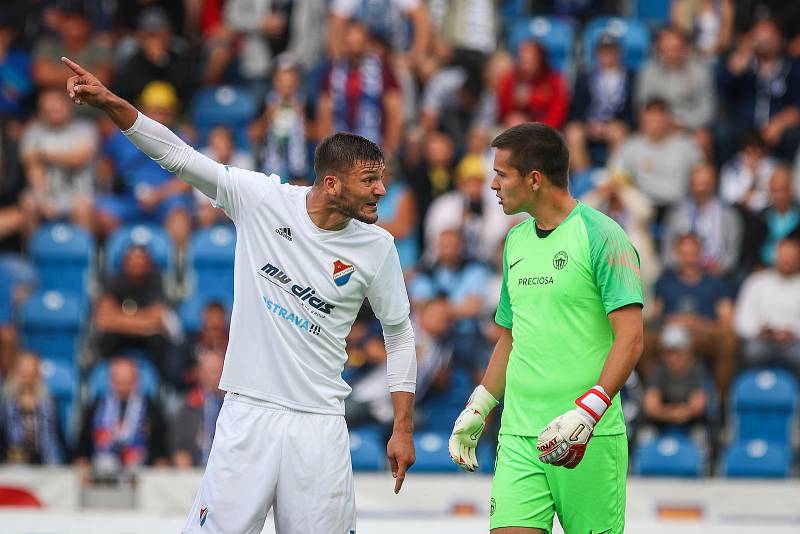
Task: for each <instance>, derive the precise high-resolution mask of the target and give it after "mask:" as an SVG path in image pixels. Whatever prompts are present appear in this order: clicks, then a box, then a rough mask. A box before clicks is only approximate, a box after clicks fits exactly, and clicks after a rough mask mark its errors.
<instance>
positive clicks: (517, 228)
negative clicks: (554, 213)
mask: <svg viewBox="0 0 800 534" xmlns="http://www.w3.org/2000/svg"><path fill="white" fill-rule="evenodd" d="M532 223H533V218H532V217H531V218H528V219H525V220H523V221H520V222H518V223H517V224H515V225H514V226H512V227H511V228H510V229H509V230H508V232H507V233H506V242H508V241H509V240H510V239H512V238H513V237H515V236H517V235H519V234H521V233H522V232H524V231H525V229H526V228H527V227H529V226H530V225H531V224H532Z"/></svg>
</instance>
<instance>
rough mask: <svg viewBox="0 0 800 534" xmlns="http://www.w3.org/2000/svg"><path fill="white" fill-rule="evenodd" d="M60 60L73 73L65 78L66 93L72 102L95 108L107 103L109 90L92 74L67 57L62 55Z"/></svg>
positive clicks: (109, 94) (110, 94)
mask: <svg viewBox="0 0 800 534" xmlns="http://www.w3.org/2000/svg"><path fill="white" fill-rule="evenodd" d="M61 61H62V62H63V63H64V65H66V66H67V67H69V68H70V70H72V72H74V73H75V75H74V76H70V77H69V79H68V80H67V94H68V95H69V97H70V98H71V99H72V101H73V102H75V103H76V104H79V105H80V104H89V105H90V106H93V107H96V108H102V107H104V106H105V105H107V104H108V103H109V101H110V97H111V96H112V93H111V91H109V90H108V89H106V86H105V85H103V84H102V83H100V80H98V79H97V78H95V76H94V74H92V73H91V72H89V71H88V70H86V69H84V68H83V67H81V66H80V65H78V64H77V63H75V62H74V61H72V60H71V59H69V58H67V57H62V58H61Z"/></svg>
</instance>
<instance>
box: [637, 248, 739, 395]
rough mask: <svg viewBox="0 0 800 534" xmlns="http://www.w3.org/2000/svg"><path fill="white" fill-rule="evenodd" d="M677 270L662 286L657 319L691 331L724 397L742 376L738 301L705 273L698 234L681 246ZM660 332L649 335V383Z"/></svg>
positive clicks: (645, 369)
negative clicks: (736, 326) (738, 357)
mask: <svg viewBox="0 0 800 534" xmlns="http://www.w3.org/2000/svg"><path fill="white" fill-rule="evenodd" d="M675 256H676V259H675V268H674V270H673V271H668V272H666V273H664V274H663V275H661V278H659V280H658V282H656V288H655V299H654V301H653V310H652V313H651V315H652V317H653V318H654V319H655V320H656V321H659V320H660V321H661V322H662V323H663V324H664V325H677V326H681V327H683V328H686V329H687V330H688V331H689V332H690V334H691V336H692V352H693V353H694V354H695V355H697V356H699V357H702V358H703V359H705V360H708V361H710V363H711V365H712V366H713V369H714V379H715V382H716V385H717V390H718V391H719V392H720V394H721V395H724V394H725V392H726V391H727V390H728V386H729V385H730V383H731V380H732V379H733V375H734V374H735V373H736V355H737V352H736V351H737V340H736V334H735V333H734V331H733V327H732V320H733V300H732V292H731V290H730V288H729V287H728V285H727V284H726V283H725V282H724V281H723V280H721V279H720V278H717V277H716V276H714V275H712V274H709V273H708V272H706V270H705V269H704V268H703V264H702V261H701V259H702V257H703V249H702V245H701V243H700V238H699V237H697V236H696V235H694V234H687V235H684V236H681V237H680V238H678V239H677V240H676V241H675ZM658 333H659V331H658V329H650V330H649V331H646V332H645V347H644V353H643V354H642V359H641V361H640V369H641V370H642V374H643V375H644V377H645V378H646V379H649V377H650V376H652V372H653V369H654V367H655V363H656V361H657V345H658V343H657V339H658Z"/></svg>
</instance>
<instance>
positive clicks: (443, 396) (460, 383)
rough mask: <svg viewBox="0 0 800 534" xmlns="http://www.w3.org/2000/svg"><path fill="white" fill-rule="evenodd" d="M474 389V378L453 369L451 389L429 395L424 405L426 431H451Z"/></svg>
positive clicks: (465, 372)
mask: <svg viewBox="0 0 800 534" xmlns="http://www.w3.org/2000/svg"><path fill="white" fill-rule="evenodd" d="M474 387H475V386H474V384H473V382H472V376H471V375H470V374H469V372H468V371H466V370H464V369H461V368H458V367H454V368H452V370H451V371H450V387H449V388H447V390H446V391H443V392H440V393H439V392H437V393H429V394H428V395H426V397H425V400H424V401H423V403H422V409H423V413H424V415H425V419H424V422H423V425H424V428H425V430H431V431H451V430H452V429H453V423H454V422H455V420H456V418H457V417H458V414H460V413H461V410H463V409H464V406H465V405H466V404H467V399H469V396H470V394H471V393H472V390H473V388H474Z"/></svg>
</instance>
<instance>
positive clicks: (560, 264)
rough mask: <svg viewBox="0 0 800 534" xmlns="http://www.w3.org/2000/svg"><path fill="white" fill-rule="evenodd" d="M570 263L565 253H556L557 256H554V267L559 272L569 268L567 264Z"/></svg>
mask: <svg viewBox="0 0 800 534" xmlns="http://www.w3.org/2000/svg"><path fill="white" fill-rule="evenodd" d="M568 261H569V256H567V253H566V252H565V251H563V250H562V251H560V252H556V255H555V256H553V267H555V268H556V269H558V270H559V271H560V270H561V269H563V268H564V267H566V266H567V262H568Z"/></svg>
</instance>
